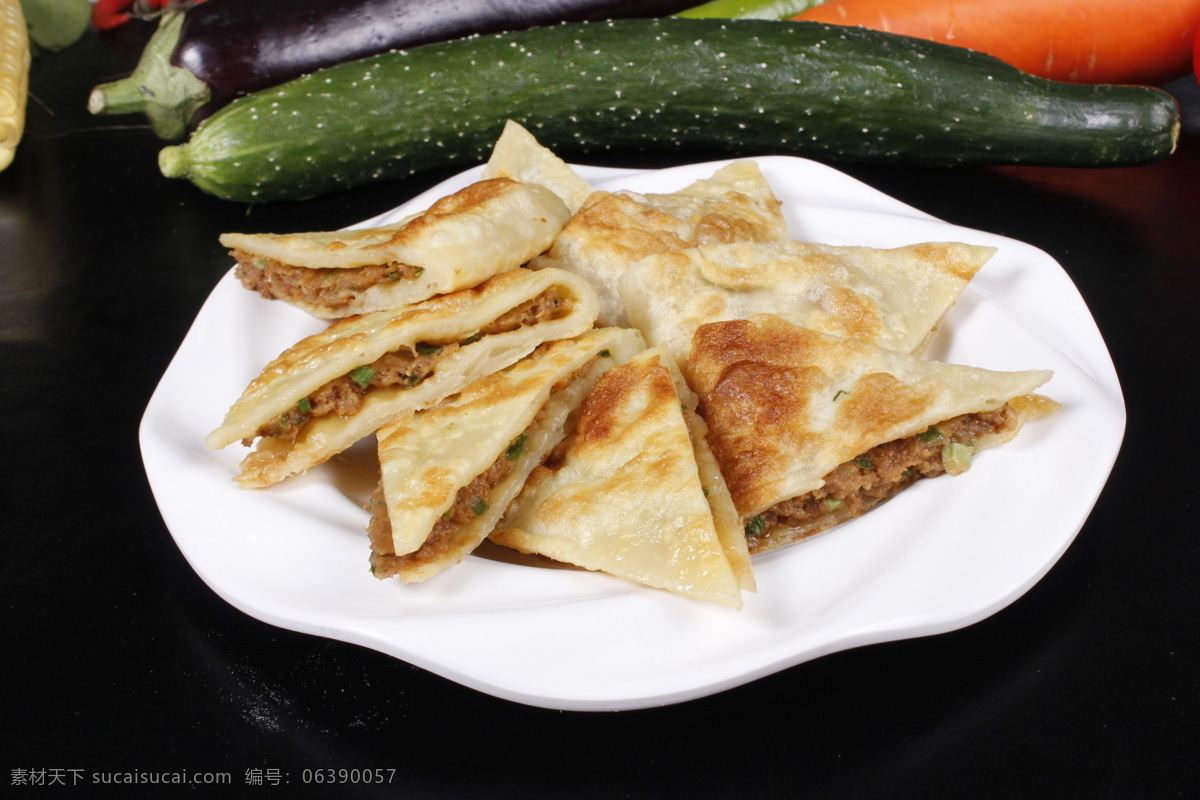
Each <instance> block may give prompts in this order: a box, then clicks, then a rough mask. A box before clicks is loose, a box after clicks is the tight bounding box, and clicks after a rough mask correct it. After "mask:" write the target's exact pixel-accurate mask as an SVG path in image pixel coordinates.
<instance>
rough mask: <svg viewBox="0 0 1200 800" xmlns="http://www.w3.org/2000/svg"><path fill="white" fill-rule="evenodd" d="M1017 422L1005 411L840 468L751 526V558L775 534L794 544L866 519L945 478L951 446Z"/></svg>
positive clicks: (883, 448)
mask: <svg viewBox="0 0 1200 800" xmlns="http://www.w3.org/2000/svg"><path fill="white" fill-rule="evenodd" d="M1015 422H1016V412H1015V411H1014V410H1013V409H1012V407H1011V406H1008V405H1004V406H1002V407H1001V408H999V409H997V410H995V411H987V412H980V413H975V414H963V415H962V416H959V417H954V418H953V419H950V420H947V421H946V422H943V423H939V424H938V425H936V426H934V427H931V428H929V429H928V430H927V431H925V432H923V433H920V434H917V435H916V436H909V437H907V438H904V439H897V440H895V441H892V442H887V443H886V444H881V445H879V446H878V447H874V448H872V449H871V450H868V451H867V452H865V453H863V454H862V455H860V456H858V457H857V458H854V459H852V460H850V461H847V462H846V463H844V464H841V465H840V466H838V467H837V468H835V469H834V470H833V471H832V472H830V473H829V474H828V475H827V476H825V485H824V486H822V487H821V488H820V489H817V490H816V491H814V492H810V493H809V494H806V495H803V496H801V497H795V498H792V499H790V500H785V501H783V502H782V503H779V504H777V505H775V506H773V507H772V508H770V509H768V510H767V511H765V512H764V513H763V514H761V515H759V516H758V517H756V518H755V519H753V520H751V522H750V524H749V525H748V526H747V529H746V537H747V540H748V541H749V545H750V552H752V553H753V552H756V551H758V550H760V549H763V548H764V547H765V546H766V545H767V544H769V543H770V542H771V540H772V537H773V534H776V535H783V531H784V530H786V531H787V534H786V535H787V537H788V538H789V539H791V538H795V535H796V533H800V535H801V536H808V535H811V534H814V533H818V532H820V531H822V530H825V529H827V528H830V527H832V526H834V525H837V524H838V523H840V522H844V521H845V520H848V519H852V518H853V517H857V516H861V515H862V514H865V513H866V512H867V511H869V510H870V509H872V508H874V507H875V506H877V505H879V504H880V503H882V502H884V501H885V500H887V499H889V498H891V497H893V496H895V495H896V494H897V493H898V492H899V491H900V490H901V489H904V488H905V487H907V486H909V485H911V484H912V483H914V482H915V481H918V480H920V479H921V478H932V477H936V476H938V475H941V474H943V473H945V472H946V464H945V463H944V462H943V458H942V455H943V452H944V451H945V449H946V447H947V445H950V444H957V445H968V446H969V445H972V444H973V443H974V442H975V441H976V440H977V439H979V438H981V437H983V436H985V435H988V434H992V433H995V432H996V431H1000V430H1004V429H1006V428H1008V427H1009V426H1011V425H1013V424H1015Z"/></svg>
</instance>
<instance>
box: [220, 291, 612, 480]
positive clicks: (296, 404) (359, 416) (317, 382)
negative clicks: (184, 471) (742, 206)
mask: <svg viewBox="0 0 1200 800" xmlns="http://www.w3.org/2000/svg"><path fill="white" fill-rule="evenodd" d="M596 311H597V298H596V292H595V290H594V289H592V287H591V286H589V285H588V284H587V282H586V281H584V280H582V279H581V278H579V277H578V276H576V275H572V274H571V273H568V272H563V271H561V270H537V271H531V270H528V269H524V268H518V269H515V270H510V271H508V272H505V273H502V274H500V275H497V276H495V277H494V278H490V279H488V280H487V281H485V282H484V283H482V284H480V285H479V286H478V287H475V288H472V289H464V290H461V291H458V292H453V293H451V294H446V295H439V296H438V297H434V298H430V299H429V300H425V301H422V302H420V303H416V304H413V305H411V306H406V307H405V308H403V309H399V310H394V311H376V312H374V313H371V314H363V315H361V316H357V317H349V318H347V319H344V320H339V321H337V322H335V323H333V324H331V325H330V326H329V327H328V328H327V329H325V330H324V331H322V332H320V333H317V334H314V335H312V336H309V337H307V338H305V339H303V340H302V341H300V342H298V343H297V344H295V345H294V346H292V347H291V348H289V349H288V350H286V351H285V352H284V353H282V354H281V355H280V356H279V357H277V358H276V359H275V360H274V361H272V362H271V363H270V364H268V365H267V366H266V367H265V368H264V369H263V371H262V373H261V374H260V375H259V376H258V377H257V378H255V379H254V380H253V381H251V383H250V385H249V386H247V387H246V390H245V391H244V392H243V394H242V396H241V397H240V398H239V399H238V400H237V402H235V403H234V404H233V406H232V407H231V408H230V409H229V412H228V413H227V414H226V416H225V421H224V423H223V424H222V425H221V426H220V427H219V428H217V429H216V430H214V431H213V432H212V433H210V434H209V435H208V437H207V438H206V439H205V443H206V444H207V445H208V446H209V447H212V448H222V447H225V446H227V445H230V444H233V443H234V442H237V441H242V442H243V443H246V444H251V443H252V442H253V441H254V440H255V439H257V440H258V443H257V445H256V447H255V449H254V451H253V452H251V453H250V454H249V455H248V456H246V458H245V459H244V460H243V461H242V464H241V468H242V469H241V472H240V473H239V474H238V475H237V476H236V478H235V480H237V482H238V483H239V484H240V485H241V486H243V487H246V488H259V487H263V486H269V485H271V484H273V483H277V482H279V481H281V480H283V479H284V478H287V477H288V476H290V475H295V474H297V473H301V472H304V471H305V470H307V469H308V468H310V467H312V466H314V465H316V464H319V463H321V462H323V461H325V460H327V459H329V458H330V457H331V456H334V455H336V454H337V453H340V452H342V451H343V450H345V449H346V448H348V447H350V445H352V444H354V443H355V442H356V441H358V440H359V439H362V438H363V437H365V436H369V435H371V434H373V433H374V432H375V431H376V430H378V429H379V428H380V427H382V426H383V425H386V424H387V423H389V422H391V421H393V420H395V419H397V418H398V417H400V416H402V415H404V414H408V413H412V412H414V411H417V410H418V409H421V408H427V407H429V406H431V405H434V404H435V403H437V402H439V401H441V400H443V399H445V398H446V397H448V396H450V395H451V394H453V393H455V392H457V391H460V390H461V389H462V388H463V387H465V386H466V385H468V384H469V383H471V382H472V381H474V380H475V379H476V378H480V377H482V376H484V375H487V374H489V373H491V372H496V371H497V370H500V369H503V368H504V367H507V366H508V365H510V364H512V363H514V362H515V361H517V360H518V359H520V358H522V357H523V356H526V355H528V354H529V353H531V352H532V351H533V349H534V348H535V347H537V346H538V345H539V344H541V343H542V342H545V341H550V340H553V339H562V338H567V337H571V336H577V335H578V334H580V333H582V332H584V331H585V330H587V329H589V328H590V327H592V323H593V321H594V320H595V317H596Z"/></svg>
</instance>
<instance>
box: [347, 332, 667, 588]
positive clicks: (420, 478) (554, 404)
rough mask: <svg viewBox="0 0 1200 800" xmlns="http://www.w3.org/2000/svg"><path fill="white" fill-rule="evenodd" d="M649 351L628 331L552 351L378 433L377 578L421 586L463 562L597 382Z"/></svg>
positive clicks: (545, 349) (544, 348)
mask: <svg viewBox="0 0 1200 800" xmlns="http://www.w3.org/2000/svg"><path fill="white" fill-rule="evenodd" d="M643 347H645V343H644V342H643V340H642V337H641V335H640V334H638V333H637V331H634V330H632V329H629V328H599V329H594V330H591V331H588V332H586V333H583V334H581V335H580V336H578V337H576V338H574V339H564V340H559V341H554V342H548V343H545V344H542V345H540V346H539V347H538V348H537V349H536V350H534V351H533V353H532V354H531V355H529V356H526V357H525V358H523V359H521V360H520V361H518V362H516V363H515V364H513V365H512V366H510V367H508V368H506V369H504V370H502V371H500V372H495V373H492V374H490V375H486V376H484V377H482V378H480V379H478V380H476V381H475V382H474V383H471V384H470V385H469V386H467V387H466V388H464V389H463V390H462V391H461V392H459V393H458V394H456V395H455V396H454V397H452V398H450V399H448V400H447V401H446V402H444V403H442V404H440V405H438V406H436V407H434V408H430V409H428V410H425V411H421V412H418V413H416V414H413V415H409V416H406V417H403V418H401V419H400V420H398V421H396V422H394V423H391V424H390V425H387V426H385V427H384V428H382V429H380V430H379V432H378V440H379V463H380V471H381V479H380V486H379V489H378V491H377V492H376V493H375V496H374V498H373V499H372V503H371V511H372V516H371V521H370V524H369V525H368V532H369V534H370V539H371V551H372V552H371V570H372V572H373V573H374V575H375V577H377V578H390V577H399V578H400V579H401V580H402V581H404V582H406V583H413V582H419V581H424V580H427V579H429V578H431V577H433V576H434V575H436V574H438V573H439V572H441V571H442V570H444V569H446V568H448V567H450V566H452V565H454V564H457V563H458V562H459V561H461V560H462V559H463V558H465V557H466V556H467V555H468V554H469V553H470V552H471V551H473V550H474V549H475V548H476V547H477V546H478V545H479V544H480V543H481V542H482V541H483V540H484V539H485V538H487V535H488V533H489V532H490V531H491V529H492V527H493V526H494V525H495V524H496V521H497V520H498V519H499V518H500V515H501V514H503V513H504V510H505V508H506V507H507V506H508V504H509V501H510V500H512V498H513V497H514V496H515V495H516V494H517V492H518V491H519V490H520V488H521V485H522V484H523V483H524V482H525V478H526V477H527V476H528V475H529V473H530V472H531V471H533V469H534V468H535V467H536V466H537V465H539V464H540V463H541V462H542V461H543V460H544V459H545V457H546V455H547V454H548V453H549V452H550V450H551V449H552V448H553V447H554V446H555V445H556V444H558V442H559V441H560V440H561V439H562V438H563V436H564V435H565V434H566V423H567V418H568V416H569V415H570V414H571V413H572V412H573V410H574V409H575V408H576V407H577V406H578V405H579V401H580V400H581V399H582V397H583V395H584V394H586V393H587V391H588V390H589V389H590V388H591V386H592V385H593V384H594V383H595V381H596V379H597V378H598V377H599V376H600V375H601V374H602V373H603V372H604V371H605V370H607V369H609V368H610V367H613V365H615V364H619V363H622V362H624V361H625V360H626V359H628V358H629V357H630V356H631V355H633V354H634V353H637V352H639V351H640V350H641V349H642V348H643Z"/></svg>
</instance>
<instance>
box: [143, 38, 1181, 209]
mask: <svg viewBox="0 0 1200 800" xmlns="http://www.w3.org/2000/svg"><path fill="white" fill-rule="evenodd" d="M506 119H513V120H515V121H517V122H520V123H521V124H522V125H524V126H525V127H526V128H528V129H529V130H530V131H531V132H532V133H533V134H534V135H535V136H536V137H537V138H538V140H539V141H540V142H541V143H542V144H544V145H546V146H547V147H549V148H551V149H552V150H554V151H555V152H557V153H559V154H560V155H562V156H564V157H569V156H578V155H584V154H586V153H588V152H596V151H601V150H604V151H612V150H620V149H641V150H653V149H662V150H664V151H669V150H678V149H680V148H688V147H697V148H701V147H702V148H706V149H709V150H713V149H720V150H728V151H730V152H733V153H736V154H738V155H756V154H767V153H776V154H779V153H787V154H796V155H804V156H812V157H822V158H828V159H834V160H837V159H850V160H860V161H862V160H867V161H878V162H887V163H893V164H913V165H950V164H1039V165H1060V166H1101V165H1130V164H1142V163H1148V162H1151V161H1155V160H1157V159H1160V158H1163V157H1165V156H1167V155H1168V154H1169V153H1171V152H1172V150H1173V149H1174V146H1175V142H1176V139H1177V136H1178V130H1179V109H1178V106H1177V105H1176V103H1175V101H1174V99H1173V98H1172V97H1171V96H1170V95H1169V94H1167V93H1166V92H1163V91H1161V90H1158V89H1152V88H1146V87H1130V86H1093V85H1080V84H1065V83H1056V82H1052V81H1047V80H1044V79H1041V78H1035V77H1033V76H1030V75H1028V74H1026V73H1023V72H1020V71H1018V70H1015V69H1013V68H1012V67H1009V66H1006V65H1005V64H1003V63H1001V62H1000V61H998V60H996V59H994V58H992V57H991V56H987V55H983V54H981V53H977V52H973V51H970V50H966V49H963V48H957V47H951V46H947V45H941V44H937V43H934V42H927V41H923V40H918V39H911V38H907V37H901V36H895V35H892V34H886V33H879V32H876V31H870V30H866V29H861V28H846V27H839V26H826V25H822V24H819V23H811V22H785V21H767V20H736V21H729V20H716V19H674V18H666V19H650V20H644V19H642V20H620V21H610V22H596V23H568V24H563V25H557V26H552V27H545V28H536V29H532V30H527V31H517V32H512V33H503V34H496V35H488V36H480V37H472V38H468V39H461V40H457V41H452V42H446V43H441V44H432V45H427V46H424V47H418V48H414V49H412V50H407V51H403V50H401V51H394V52H391V53H387V54H384V55H380V56H375V57H371V58H366V59H362V60H359V61H353V62H348V63H344V64H340V65H337V66H333V67H328V68H326V69H322V70H319V71H317V72H314V73H312V74H310V75H307V76H305V77H303V78H299V79H297V80H294V81H291V82H289V83H286V84H283V85H281V86H278V87H275V88H272V89H266V90H263V91H261V92H257V93H255V94H252V95H248V96H246V97H243V98H241V99H239V100H236V101H235V102H233V103H231V104H230V105H228V106H226V107H225V108H224V109H222V110H220V111H218V112H217V113H216V114H214V115H213V116H211V117H209V118H208V119H207V120H205V121H204V123H203V124H201V125H200V126H199V128H198V129H197V130H196V131H195V133H194V134H193V135H192V137H191V138H190V140H189V141H187V142H185V143H183V144H181V145H177V146H173V147H167V148H165V149H163V150H162V151H161V153H160V157H159V165H160V168H161V170H162V172H163V174H164V175H166V176H167V177H184V178H188V179H190V180H191V181H192V182H193V183H195V184H196V185H197V186H199V187H200V188H202V189H204V190H205V191H208V192H210V193H212V194H215V195H217V196H219V197H224V198H227V199H231V200H238V201H246V202H264V201H271V200H278V199H285V198H290V199H299V198H304V197H310V196H313V195H317V194H321V193H324V192H328V191H332V190H336V189H342V188H346V187H350V186H355V185H359V184H363V183H367V182H370V181H375V180H382V179H390V178H398V177H403V176H407V175H410V174H413V173H416V172H418V171H421V170H425V169H428V168H431V167H435V166H446V165H453V164H459V163H461V164H474V163H478V162H480V161H482V160H484V159H486V158H487V156H488V154H489V152H490V149H491V146H492V144H493V143H494V142H495V140H496V137H498V136H499V134H500V130H501V128H502V126H503V124H504V121H505V120H506Z"/></svg>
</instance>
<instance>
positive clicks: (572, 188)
mask: <svg viewBox="0 0 1200 800" xmlns="http://www.w3.org/2000/svg"><path fill="white" fill-rule="evenodd" d="M483 177H484V178H485V179H486V178H511V179H513V180H515V181H520V182H521V183H535V184H538V185H541V186H545V187H546V188H547V189H549V190H550V191H552V192H554V193H555V194H556V195H558V196H559V197H560V198H561V199H562V201H563V203H564V204H566V207H567V210H568V211H570V212H571V213H572V214H574V213H575V212H576V211H578V210H579V208H580V206H582V205H583V201H584V200H586V199H587V198H588V195H590V194H591V193H592V192H594V191H595V189H594V188H593V187H592V185H591V184H590V183H588V182H587V181H586V180H584V179H583V177H582V176H581V175H580V174H579V173H578V172H576V171H575V169H574V168H573V167H571V165H570V164H568V163H567V162H565V161H563V160H562V159H561V158H559V157H558V156H557V155H555V154H554V152H553V151H551V150H550V149H549V148H548V147H545V146H544V145H542V144H541V143H539V142H538V140H537V139H536V138H534V136H533V134H532V133H530V132H529V131H528V130H526V129H525V128H523V127H521V125H520V124H518V123H516V122H513V121H512V120H511V119H510V120H508V122H506V123H505V125H504V130H502V131H501V132H500V137H499V138H498V139H496V144H495V145H494V146H493V148H492V155H491V156H490V157H489V158H488V161H487V164H485V165H484V168H483Z"/></svg>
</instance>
